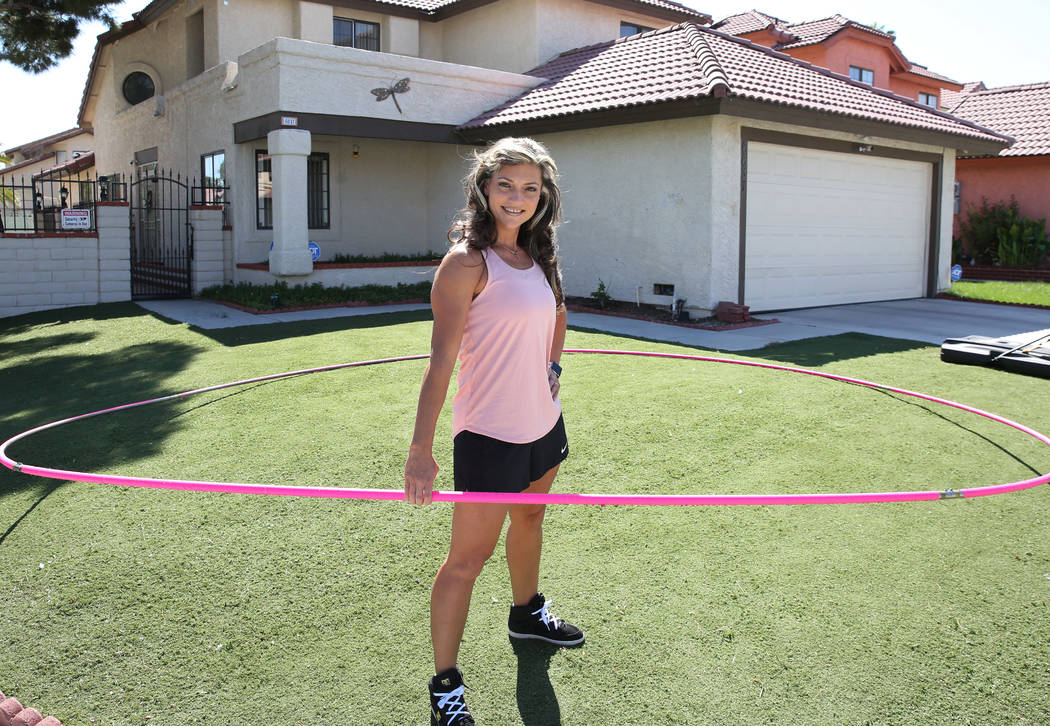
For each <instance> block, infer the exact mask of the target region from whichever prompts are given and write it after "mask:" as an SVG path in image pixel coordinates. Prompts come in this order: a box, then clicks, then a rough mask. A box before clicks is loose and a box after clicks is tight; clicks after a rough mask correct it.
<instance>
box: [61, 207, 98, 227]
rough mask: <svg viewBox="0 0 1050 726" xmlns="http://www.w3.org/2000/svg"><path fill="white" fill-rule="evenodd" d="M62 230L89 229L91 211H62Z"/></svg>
mask: <svg viewBox="0 0 1050 726" xmlns="http://www.w3.org/2000/svg"><path fill="white" fill-rule="evenodd" d="M62 229H91V210H90V209H63V210H62Z"/></svg>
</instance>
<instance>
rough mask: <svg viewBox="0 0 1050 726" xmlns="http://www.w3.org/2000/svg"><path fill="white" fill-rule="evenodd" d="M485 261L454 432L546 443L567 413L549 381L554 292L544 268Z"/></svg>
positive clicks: (462, 352)
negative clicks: (553, 396) (484, 278)
mask: <svg viewBox="0 0 1050 726" xmlns="http://www.w3.org/2000/svg"><path fill="white" fill-rule="evenodd" d="M482 255H483V256H484V258H485V266H486V268H487V269H488V280H487V281H486V283H485V288H484V289H483V290H482V291H481V293H480V294H479V295H478V296H477V297H476V298H474V300H473V301H472V302H471V303H470V309H469V310H468V311H467V322H466V326H465V327H464V328H463V340H462V343H461V344H460V346H459V375H458V376H457V378H456V383H457V384H458V386H459V390H458V391H456V396H455V398H454V399H453V400H452V432H453V436H454V435H456V434H458V433H459V432H460V431H464V430H466V431H473V432H474V433H476V434H481V435H483V436H489V437H491V438H494V439H499V440H500V441H508V442H510V443H513V444H526V443H529V442H531V441H535V440H536V439H539V438H541V437H543V435H544V434H546V433H547V432H548V431H550V430H551V429H552V428H553V427H554V424H555V423H557V422H558V417H559V416H560V415H561V402H560V401H558V400H557V399H553V400H552V399H551V389H550V385H549V384H548V383H547V362H548V361H549V360H550V352H551V343H552V342H553V339H554V320H555V307H554V293H553V292H552V291H551V287H550V284H549V283H548V282H547V277H546V276H545V275H544V274H543V269H542V268H541V267H540V266H539V265H538V264H536V262H533V263H532V267H530V268H529V269H527V270H516V269H514V268H513V267H511V266H510V265H508V264H507V263H506V262H504V261H503V260H502V259H500V256H499V255H498V254H497V253H496V252H494V251H492V250H484V251H483V252H482Z"/></svg>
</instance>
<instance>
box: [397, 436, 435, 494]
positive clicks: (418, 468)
mask: <svg viewBox="0 0 1050 726" xmlns="http://www.w3.org/2000/svg"><path fill="white" fill-rule="evenodd" d="M437 473H438V465H437V462H436V461H435V460H434V455H433V454H432V453H430V452H428V451H424V450H423V449H421V448H417V447H415V446H412V447H409V449H408V461H406V462H405V501H406V502H408V503H410V504H430V495H431V493H432V492H433V491H434V480H435V479H436V478H437Z"/></svg>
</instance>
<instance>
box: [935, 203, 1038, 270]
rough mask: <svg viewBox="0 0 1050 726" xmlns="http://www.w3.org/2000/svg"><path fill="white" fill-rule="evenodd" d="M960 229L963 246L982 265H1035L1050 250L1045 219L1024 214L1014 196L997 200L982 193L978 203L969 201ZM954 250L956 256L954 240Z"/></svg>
mask: <svg viewBox="0 0 1050 726" xmlns="http://www.w3.org/2000/svg"><path fill="white" fill-rule="evenodd" d="M960 232H961V235H960V238H959V239H960V242H961V245H962V247H964V248H965V249H967V250H969V254H970V257H971V258H972V259H973V260H974V261H975V262H977V263H979V264H982V265H990V264H1001V265H1010V266H1022V267H1032V266H1035V265H1038V264H1040V263H1041V262H1042V261H1043V258H1044V257H1045V256H1046V254H1047V252H1048V251H1050V240H1048V239H1047V234H1046V220H1045V219H1026V218H1024V217H1022V216H1021V212H1020V208H1019V206H1018V204H1017V200H1016V199H1014V198H1012V197H1011V199H1010V201H1009V202H1002V201H1000V202H996V203H995V204H989V203H988V199H987V198H984V197H982V198H981V205H980V206H979V207H978V206H975V205H970V207H969V209H968V210H967V218H966V220H965V221H964V222H962V224H961V225H960ZM952 251H953V257H954V256H955V251H956V250H955V246H954V244H953V250H952ZM960 256H961V251H960Z"/></svg>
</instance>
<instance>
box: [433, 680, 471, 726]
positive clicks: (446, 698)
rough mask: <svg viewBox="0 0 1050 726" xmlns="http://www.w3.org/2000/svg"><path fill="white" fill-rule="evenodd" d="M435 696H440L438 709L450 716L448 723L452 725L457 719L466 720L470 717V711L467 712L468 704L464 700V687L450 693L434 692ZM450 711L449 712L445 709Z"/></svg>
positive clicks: (454, 689)
mask: <svg viewBox="0 0 1050 726" xmlns="http://www.w3.org/2000/svg"><path fill="white" fill-rule="evenodd" d="M434 695H435V696H438V708H440V709H441V712H442V713H444V714H445V715H446V716H448V722H449V723H452V722H453V721H455V720H456V718H457V717H459V718H464V717H466V716H469V715H470V711H469V710H467V704H466V702H464V700H463V686H459V687H458V688H453V689H452V690H451V691H449V692H448V693H438V692H437V691H435V692H434ZM446 708H447V709H448V710H447V711H446V710H445V709H446Z"/></svg>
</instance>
